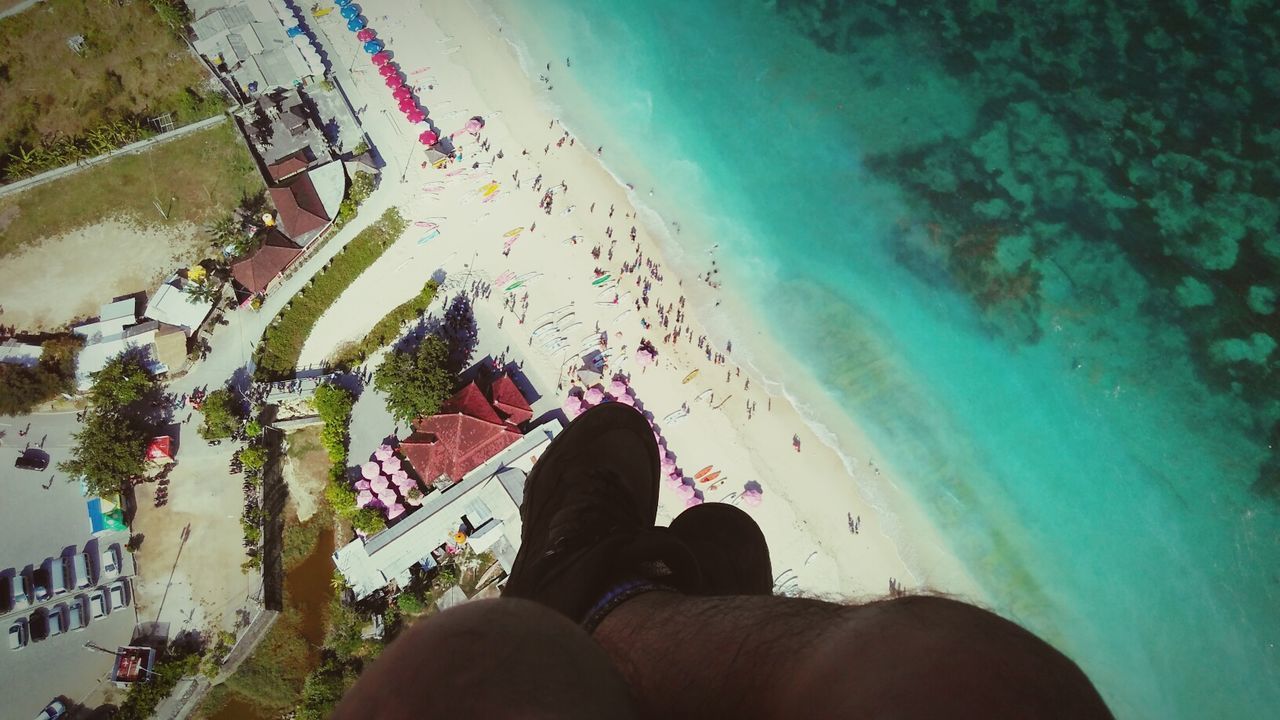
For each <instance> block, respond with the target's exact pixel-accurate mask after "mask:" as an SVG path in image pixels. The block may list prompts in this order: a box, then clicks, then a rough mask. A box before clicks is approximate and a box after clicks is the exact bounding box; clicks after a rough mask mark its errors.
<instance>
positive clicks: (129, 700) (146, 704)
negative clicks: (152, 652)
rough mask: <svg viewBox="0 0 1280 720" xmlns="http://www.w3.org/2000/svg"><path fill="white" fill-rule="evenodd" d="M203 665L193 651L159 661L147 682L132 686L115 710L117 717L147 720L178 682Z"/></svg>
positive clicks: (128, 719)
mask: <svg viewBox="0 0 1280 720" xmlns="http://www.w3.org/2000/svg"><path fill="white" fill-rule="evenodd" d="M199 667H200V656H199V655H195V654H191V655H185V656H177V657H171V658H166V659H164V660H159V661H157V662H156V664H155V667H153V668H152V672H153V673H154V674H153V675H151V676H150V679H149V680H147V682H140V683H134V684H132V685H130V686H129V694H128V695H126V696H125V698H124V702H122V703H120V708H119V709H118V710H116V712H115V715H114V716H113V717H115V718H116V719H117V720H147V719H148V718H150V717H152V716H153V715H155V711H156V707H157V706H158V705H159V704H160V703H161V702H163V701H164V700H165V699H166V698H168V697H169V694H170V693H172V692H173V689H174V688H175V687H177V685H178V681H179V680H181V679H182V678H184V677H186V676H188V675H194V674H195V673H196V671H197V669H198V668H199Z"/></svg>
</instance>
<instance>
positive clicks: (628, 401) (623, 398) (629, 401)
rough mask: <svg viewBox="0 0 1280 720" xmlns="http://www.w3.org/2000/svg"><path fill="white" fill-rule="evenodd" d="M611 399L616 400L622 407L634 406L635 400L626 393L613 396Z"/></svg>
mask: <svg viewBox="0 0 1280 720" xmlns="http://www.w3.org/2000/svg"><path fill="white" fill-rule="evenodd" d="M613 399H614V400H617V401H618V402H620V403H622V404H623V405H630V406H631V407H635V406H636V399H635V398H633V397H631V396H630V395H627V394H626V393H623V394H622V395H615V396H613Z"/></svg>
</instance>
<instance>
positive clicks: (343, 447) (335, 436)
mask: <svg viewBox="0 0 1280 720" xmlns="http://www.w3.org/2000/svg"><path fill="white" fill-rule="evenodd" d="M355 402H356V400H355V397H354V396H353V395H352V394H351V393H350V392H348V391H347V390H346V389H345V388H342V387H339V386H337V385H321V386H320V387H318V388H316V393H315V395H314V396H313V397H312V400H311V403H312V405H314V406H315V409H316V414H317V415H319V416H320V419H321V420H323V421H324V427H323V428H321V429H320V444H321V445H323V446H324V449H325V451H326V452H327V453H328V454H329V461H330V462H332V463H333V465H334V467H335V468H336V469H339V470H340V469H341V468H343V467H344V466H346V464H347V440H348V434H347V425H348V424H349V423H350V422H351V408H352V407H354V406H355Z"/></svg>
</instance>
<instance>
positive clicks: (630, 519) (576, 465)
mask: <svg viewBox="0 0 1280 720" xmlns="http://www.w3.org/2000/svg"><path fill="white" fill-rule="evenodd" d="M659 471H660V465H659V462H658V445H657V442H655V440H654V437H653V431H652V430H651V429H650V428H649V423H648V421H647V420H645V418H644V416H643V415H641V414H640V412H639V411H637V410H635V409H634V408H631V407H628V406H626V405H623V404H621V403H606V404H604V405H598V406H596V407H594V408H591V409H590V410H587V411H586V412H584V413H583V414H582V415H581V416H579V417H578V418H577V419H576V420H574V421H573V422H572V423H570V424H569V426H568V427H566V428H565V429H564V430H563V431H562V432H561V433H560V435H559V436H557V437H556V439H555V440H553V441H552V442H551V445H550V446H549V447H548V448H547V450H546V452H545V453H543V455H542V457H540V458H539V459H538V461H537V463H536V464H535V465H534V467H533V470H532V471H531V472H530V473H529V476H528V478H527V479H526V480H525V487H524V503H523V504H522V505H521V507H520V518H521V520H522V521H523V523H524V527H523V529H522V531H521V534H520V552H519V553H518V554H517V555H516V560H515V563H514V564H513V566H512V568H511V575H510V577H509V579H508V580H507V585H506V588H505V589H504V590H503V593H502V594H503V597H518V598H525V599H528V600H533V601H534V602H537V603H541V604H542V605H545V606H547V607H549V608H551V609H552V610H556V611H557V612H560V613H562V614H564V615H565V616H566V617H568V618H569V619H570V620H573V621H574V622H579V623H580V622H582V621H583V620H584V619H585V616H586V614H587V613H588V611H589V610H591V608H592V606H593V605H594V604H595V603H596V602H597V601H599V600H600V599H601V598H602V597H604V596H605V594H606V593H608V592H609V591H610V589H611V588H614V587H615V586H616V585H618V584H619V583H625V582H628V581H635V580H645V579H656V578H659V577H661V578H668V579H671V580H672V581H673V582H672V583H671V584H672V586H673V587H679V586H685V585H688V586H695V585H696V584H697V582H698V581H697V579H696V578H697V567H696V563H695V562H694V561H693V558H692V556H691V554H690V553H689V552H688V551H687V550H686V549H684V548H683V546H682V545H681V544H680V543H679V542H677V541H676V540H675V539H674V538H673V537H672V536H671V534H670V533H669V532H668V531H667V529H666V528H655V527H654V520H655V518H656V517H657V512H658V474H659Z"/></svg>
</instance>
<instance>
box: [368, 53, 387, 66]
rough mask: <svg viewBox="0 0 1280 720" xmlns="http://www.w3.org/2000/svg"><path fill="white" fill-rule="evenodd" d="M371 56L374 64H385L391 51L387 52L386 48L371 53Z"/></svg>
mask: <svg viewBox="0 0 1280 720" xmlns="http://www.w3.org/2000/svg"><path fill="white" fill-rule="evenodd" d="M372 57H373V64H374V65H386V64H387V63H389V62H391V53H389V52H387V51H386V50H383V51H382V52H376V53H374V54H373V56H372Z"/></svg>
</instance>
